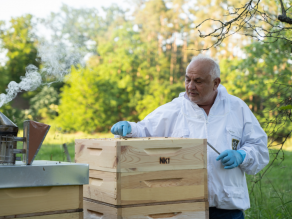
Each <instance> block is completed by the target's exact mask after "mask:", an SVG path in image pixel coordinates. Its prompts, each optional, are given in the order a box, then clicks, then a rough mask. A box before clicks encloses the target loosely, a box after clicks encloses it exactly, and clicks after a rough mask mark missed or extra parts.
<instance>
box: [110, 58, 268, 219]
mask: <svg viewBox="0 0 292 219" xmlns="http://www.w3.org/2000/svg"><path fill="white" fill-rule="evenodd" d="M220 82H221V80H220V68H219V65H218V64H217V63H216V62H215V61H214V60H213V59H212V58H210V57H207V56H203V55H199V56H197V57H195V58H194V59H193V60H192V61H191V63H190V64H189V65H188V67H187V69H186V76H185V88H186V92H185V93H181V94H180V95H179V97H178V98H175V99H174V100H173V101H171V102H170V103H167V104H165V105H163V106H160V107H158V108H157V109H156V110H154V111H153V112H152V113H150V114H149V115H148V116H146V117H145V119H144V120H143V121H141V122H138V123H134V122H126V121H122V122H118V123H116V124H115V125H114V126H113V127H112V129H111V131H112V133H113V134H116V135H122V136H125V135H127V134H128V135H127V136H128V137H163V136H164V137H184V138H206V139H207V141H208V142H209V143H210V144H211V145H213V146H214V147H215V148H216V149H217V151H219V152H220V153H221V154H220V155H219V156H218V154H217V153H216V152H214V150H212V149H211V148H210V147H208V150H207V153H208V167H207V168H208V192H209V194H208V195H209V196H208V201H209V206H210V211H209V215H210V218H212V219H213V218H220V219H223V218H230V219H231V218H236V219H240V218H244V216H243V211H244V210H246V209H248V208H249V207H250V201H249V195H248V189H247V184H246V179H245V173H247V174H256V173H258V172H259V171H260V170H261V169H263V168H264V167H265V166H266V165H267V164H268V162H269V152H268V148H267V135H266V133H265V132H264V131H263V129H262V128H261V126H260V124H259V123H258V121H257V119H256V118H255V116H254V115H253V114H252V112H251V111H250V110H249V108H248V107H247V105H246V104H245V103H244V102H243V101H242V100H241V99H239V98H237V97H235V96H232V95H230V94H228V93H227V91H226V89H225V88H224V87H223V86H222V85H220ZM218 161H221V162H218Z"/></svg>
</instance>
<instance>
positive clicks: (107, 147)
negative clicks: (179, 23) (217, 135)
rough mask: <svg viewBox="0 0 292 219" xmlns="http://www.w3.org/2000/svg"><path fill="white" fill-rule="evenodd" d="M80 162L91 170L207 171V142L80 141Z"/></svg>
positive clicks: (77, 150) (77, 149) (77, 143)
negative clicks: (205, 169)
mask: <svg viewBox="0 0 292 219" xmlns="http://www.w3.org/2000/svg"><path fill="white" fill-rule="evenodd" d="M75 161H76V163H87V164H89V169H91V170H101V171H108V172H150V171H162V170H190V169H204V168H207V140H206V139H190V138H188V139H186V138H185V139H184V138H126V139H118V138H114V139H77V140H75Z"/></svg>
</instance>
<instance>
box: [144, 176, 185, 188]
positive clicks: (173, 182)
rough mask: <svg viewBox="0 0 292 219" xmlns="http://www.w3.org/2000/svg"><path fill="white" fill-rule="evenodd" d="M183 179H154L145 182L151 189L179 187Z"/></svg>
mask: <svg viewBox="0 0 292 219" xmlns="http://www.w3.org/2000/svg"><path fill="white" fill-rule="evenodd" d="M181 180H182V178H171V179H152V180H145V181H143V182H144V183H145V184H146V185H147V186H148V187H150V188H157V187H171V186H179V185H180V183H181Z"/></svg>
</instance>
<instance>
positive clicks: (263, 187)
mask: <svg viewBox="0 0 292 219" xmlns="http://www.w3.org/2000/svg"><path fill="white" fill-rule="evenodd" d="M21 135H22V133H19V135H18V136H21ZM112 137H113V135H112V134H111V133H97V134H92V135H88V134H84V133H75V134H63V133H61V132H58V131H56V130H50V132H49V133H48V136H47V137H46V139H45V141H44V143H43V145H42V148H41V150H40V151H39V154H38V155H37V157H36V159H37V160H54V161H66V155H65V154H64V150H63V148H62V144H64V143H66V145H67V147H68V150H69V154H70V157H71V160H72V161H74V153H75V152H74V140H75V139H82V138H112ZM291 145H292V139H290V140H289V141H288V142H287V144H286V145H285V146H284V159H281V157H282V153H281V154H280V155H279V158H278V159H277V160H275V162H274V163H273V165H272V168H270V169H269V170H268V171H267V173H266V174H265V175H264V177H263V178H262V180H260V181H259V182H258V183H256V184H254V183H253V182H254V181H256V180H257V179H258V178H259V177H260V176H261V174H262V172H263V171H265V169H264V170H263V171H261V172H260V173H259V174H257V175H256V176H250V175H247V181H248V186H249V193H250V200H251V208H250V209H249V210H247V211H245V216H246V218H250V219H254V218H268V219H269V218H270V219H284V218H292V171H291V170H292V147H291ZM19 147H20V145H19ZM270 152H271V155H270V162H272V160H273V158H274V156H275V155H274V154H273V153H275V152H276V150H274V151H270Z"/></svg>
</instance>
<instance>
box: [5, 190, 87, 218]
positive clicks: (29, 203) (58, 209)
mask: <svg viewBox="0 0 292 219" xmlns="http://www.w3.org/2000/svg"><path fill="white" fill-rule="evenodd" d="M82 209H83V186H78V185H76V186H47V187H31V188H9V189H0V219H6V218H23V219H82V218H83V212H82ZM5 215H10V216H5Z"/></svg>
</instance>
